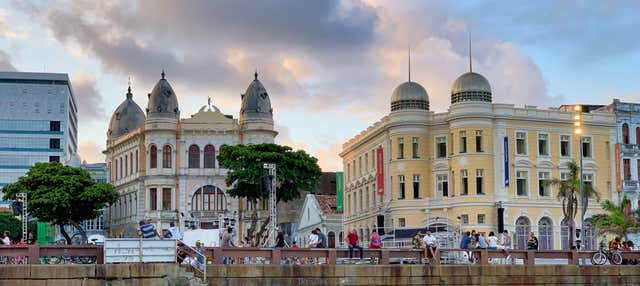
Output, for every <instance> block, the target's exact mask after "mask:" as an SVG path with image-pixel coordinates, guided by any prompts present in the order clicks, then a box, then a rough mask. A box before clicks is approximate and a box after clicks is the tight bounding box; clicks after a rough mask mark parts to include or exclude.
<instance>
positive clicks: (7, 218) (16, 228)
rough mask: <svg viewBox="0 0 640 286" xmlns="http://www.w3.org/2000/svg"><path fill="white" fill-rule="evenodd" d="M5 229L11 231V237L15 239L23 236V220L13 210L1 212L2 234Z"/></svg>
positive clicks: (0, 227)
mask: <svg viewBox="0 0 640 286" xmlns="http://www.w3.org/2000/svg"><path fill="white" fill-rule="evenodd" d="M5 230H8V231H9V237H11V239H12V240H13V241H20V238H21V237H22V222H21V221H20V220H19V219H17V218H16V217H15V216H14V215H13V213H12V212H1V213H0V234H1V233H2V232H4V231H5Z"/></svg>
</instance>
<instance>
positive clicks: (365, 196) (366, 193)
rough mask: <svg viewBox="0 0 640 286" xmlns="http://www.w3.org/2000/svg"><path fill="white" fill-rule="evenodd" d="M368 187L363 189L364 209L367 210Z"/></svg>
mask: <svg viewBox="0 0 640 286" xmlns="http://www.w3.org/2000/svg"><path fill="white" fill-rule="evenodd" d="M369 203H370V202H369V187H364V207H365V209H369Z"/></svg>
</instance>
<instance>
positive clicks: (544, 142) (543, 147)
mask: <svg viewBox="0 0 640 286" xmlns="http://www.w3.org/2000/svg"><path fill="white" fill-rule="evenodd" d="M538 155H540V156H549V134H538Z"/></svg>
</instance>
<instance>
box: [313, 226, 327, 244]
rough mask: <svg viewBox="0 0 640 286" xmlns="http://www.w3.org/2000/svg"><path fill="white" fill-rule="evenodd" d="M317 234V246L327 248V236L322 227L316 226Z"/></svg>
mask: <svg viewBox="0 0 640 286" xmlns="http://www.w3.org/2000/svg"><path fill="white" fill-rule="evenodd" d="M316 234H317V235H318V243H317V246H316V248H327V246H328V245H327V236H326V235H324V233H322V231H321V230H320V228H316Z"/></svg>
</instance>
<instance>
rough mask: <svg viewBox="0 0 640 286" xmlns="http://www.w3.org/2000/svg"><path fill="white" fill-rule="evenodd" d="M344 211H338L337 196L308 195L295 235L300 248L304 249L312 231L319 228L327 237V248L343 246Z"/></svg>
mask: <svg viewBox="0 0 640 286" xmlns="http://www.w3.org/2000/svg"><path fill="white" fill-rule="evenodd" d="M342 222H343V221H342V211H338V209H337V204H336V196H334V195H313V194H308V195H307V197H306V198H305V200H304V204H303V205H302V212H300V219H299V221H298V229H297V230H296V232H295V233H294V234H293V237H294V238H295V241H296V242H297V244H298V246H299V247H304V246H305V245H306V244H307V241H308V240H309V234H311V231H312V230H314V229H316V228H319V229H320V231H322V233H324V234H325V235H326V236H327V246H328V247H329V248H335V247H339V246H340V245H342V241H343V237H344V236H343V232H344V231H343V229H342Z"/></svg>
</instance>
